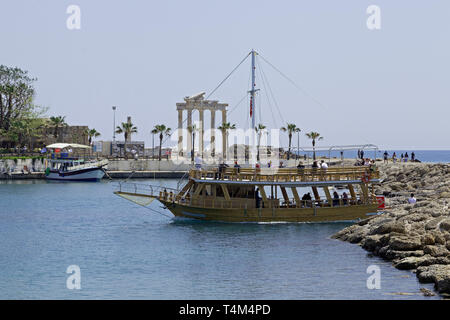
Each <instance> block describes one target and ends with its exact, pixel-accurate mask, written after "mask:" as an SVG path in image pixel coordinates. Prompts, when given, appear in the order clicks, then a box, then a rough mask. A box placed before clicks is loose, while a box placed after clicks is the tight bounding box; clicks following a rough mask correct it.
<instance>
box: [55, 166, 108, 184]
mask: <svg viewBox="0 0 450 320" xmlns="http://www.w3.org/2000/svg"><path fill="white" fill-rule="evenodd" d="M104 175H105V172H104V171H103V169H102V168H87V169H82V170H75V171H70V172H57V171H50V172H49V173H48V174H47V175H46V178H47V179H49V180H65V181H98V180H100V179H102V178H103V176H104Z"/></svg>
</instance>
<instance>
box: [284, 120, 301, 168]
mask: <svg viewBox="0 0 450 320" xmlns="http://www.w3.org/2000/svg"><path fill="white" fill-rule="evenodd" d="M281 131H284V132H286V131H287V132H288V136H289V150H288V154H287V159H288V160H289V158H290V155H291V142H292V134H293V133H297V132H300V131H301V129H300V128H297V126H296V125H295V124H293V123H287V126H286V127H281Z"/></svg>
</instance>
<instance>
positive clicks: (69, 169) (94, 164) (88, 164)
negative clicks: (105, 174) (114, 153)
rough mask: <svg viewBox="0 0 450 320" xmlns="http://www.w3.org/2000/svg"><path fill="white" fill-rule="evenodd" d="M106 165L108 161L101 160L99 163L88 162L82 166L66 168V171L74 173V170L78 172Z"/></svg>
mask: <svg viewBox="0 0 450 320" xmlns="http://www.w3.org/2000/svg"><path fill="white" fill-rule="evenodd" d="M107 164H108V160H106V159H103V160H99V161H89V162H85V163H83V164H79V165H76V166H71V167H67V171H74V170H80V169H86V168H92V167H103V166H106V165H107Z"/></svg>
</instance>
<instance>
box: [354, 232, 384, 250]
mask: <svg viewBox="0 0 450 320" xmlns="http://www.w3.org/2000/svg"><path fill="white" fill-rule="evenodd" d="M388 242H389V235H381V234H375V235H369V236H366V237H365V238H364V239H363V240H362V241H361V246H362V247H363V248H364V249H366V250H367V251H372V252H373V251H378V250H380V249H381V248H382V247H383V246H385V245H386V244H387V243H388Z"/></svg>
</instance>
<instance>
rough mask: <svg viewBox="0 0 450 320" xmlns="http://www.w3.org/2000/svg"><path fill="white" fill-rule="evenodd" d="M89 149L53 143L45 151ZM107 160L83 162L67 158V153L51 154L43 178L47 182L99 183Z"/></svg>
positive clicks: (82, 146)
mask: <svg viewBox="0 0 450 320" xmlns="http://www.w3.org/2000/svg"><path fill="white" fill-rule="evenodd" d="M72 148H73V149H75V148H79V149H90V147H89V146H84V145H79V144H73V143H72V144H69V143H55V144H52V145H49V146H47V149H55V151H56V150H57V149H60V150H63V149H66V150H71V149H72ZM107 165H108V160H106V159H104V160H85V159H80V158H69V157H68V153H65V152H61V153H59V157H58V153H56V152H54V153H52V157H51V158H49V159H47V165H46V169H45V177H46V179H48V180H64V181H99V180H101V179H102V178H103V176H104V175H105V169H106V167H107Z"/></svg>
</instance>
